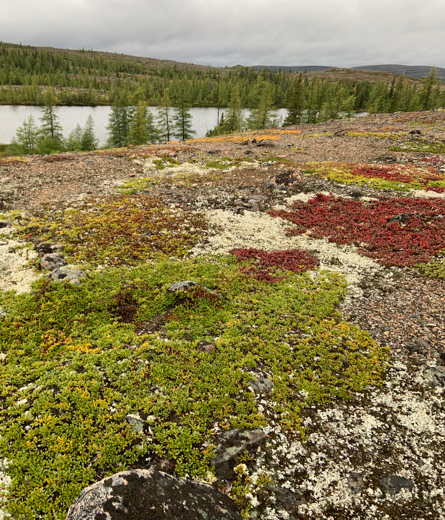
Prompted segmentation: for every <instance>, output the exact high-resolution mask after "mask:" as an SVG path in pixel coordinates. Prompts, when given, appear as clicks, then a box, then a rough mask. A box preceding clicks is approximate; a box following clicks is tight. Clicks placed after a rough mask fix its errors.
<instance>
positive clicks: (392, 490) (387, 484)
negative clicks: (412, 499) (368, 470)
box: [380, 475, 414, 495]
mask: <svg viewBox="0 0 445 520" xmlns="http://www.w3.org/2000/svg"><path fill="white" fill-rule="evenodd" d="M380 487H381V488H382V490H383V491H385V492H386V493H389V494H390V495H397V493H399V492H400V491H402V489H407V490H408V491H411V490H412V489H413V488H414V482H412V481H411V480H409V479H407V478H404V477H399V475H391V476H390V477H386V478H382V479H380Z"/></svg>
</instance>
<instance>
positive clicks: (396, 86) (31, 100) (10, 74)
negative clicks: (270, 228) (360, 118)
mask: <svg viewBox="0 0 445 520" xmlns="http://www.w3.org/2000/svg"><path fill="white" fill-rule="evenodd" d="M49 88H52V89H53V90H54V92H55V93H56V94H57V104H60V105H91V106H95V105H110V104H115V103H117V102H120V100H122V99H131V98H132V97H134V96H135V95H136V94H137V96H138V98H139V99H140V100H141V101H143V102H145V103H147V104H148V105H152V106H158V105H161V104H162V102H163V99H164V96H165V93H166V91H168V94H169V96H170V97H171V98H172V99H173V98H176V97H178V96H180V95H182V93H184V96H185V97H186V99H187V102H188V104H189V105H190V106H202V107H205V106H212V107H217V108H227V107H228V106H229V103H231V102H232V97H234V91H236V95H235V97H239V100H240V104H241V107H242V108H248V109H253V110H255V109H257V108H258V107H257V105H258V101H259V99H260V97H261V95H260V94H259V93H262V92H263V91H264V90H267V92H268V94H267V96H268V98H269V99H270V103H271V106H273V107H275V108H288V107H289V106H290V105H291V103H292V97H293V96H295V90H296V89H299V91H300V92H301V94H300V96H301V100H302V103H303V104H304V106H305V108H304V110H305V114H308V120H309V121H313V120H316V119H320V118H322V119H323V118H326V117H328V118H329V117H330V116H332V115H333V116H334V117H335V115H336V114H337V113H339V112H350V111H351V112H357V111H368V112H395V111H415V110H419V109H423V110H427V109H431V108H437V107H439V106H444V105H445V91H443V90H441V82H440V81H439V80H438V79H437V75H436V73H435V71H434V69H432V71H431V73H430V75H429V76H428V78H425V79H424V80H423V82H421V83H418V84H412V83H411V82H410V81H409V80H408V79H407V78H406V77H405V76H400V77H399V78H398V79H394V80H393V82H392V84H389V85H388V84H387V83H385V82H383V81H381V82H371V81H362V80H359V81H352V80H341V79H330V78H319V77H318V78H317V77H314V78H309V77H308V75H307V74H301V75H300V76H296V75H295V74H291V73H288V72H284V71H267V70H254V69H251V68H248V67H233V68H215V67H206V68H203V67H201V68H199V67H198V68H192V67H180V66H178V65H162V66H157V67H156V66H152V65H147V64H143V63H138V62H137V61H129V60H124V59H119V58H118V57H117V58H116V59H106V58H104V57H103V56H102V55H100V54H99V53H94V52H90V51H88V52H84V53H79V54H70V53H62V52H60V51H59V52H56V51H55V50H50V49H39V48H34V47H26V46H19V45H10V44H8V45H7V44H1V43H0V104H30V105H42V106H43V105H44V104H45V101H44V98H45V95H46V92H47V91H48V89H49Z"/></svg>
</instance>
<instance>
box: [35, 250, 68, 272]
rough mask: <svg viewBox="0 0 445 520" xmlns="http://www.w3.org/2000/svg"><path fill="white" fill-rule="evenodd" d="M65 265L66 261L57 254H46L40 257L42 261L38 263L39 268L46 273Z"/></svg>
mask: <svg viewBox="0 0 445 520" xmlns="http://www.w3.org/2000/svg"><path fill="white" fill-rule="evenodd" d="M65 265H66V260H65V259H64V258H63V256H61V255H59V254H58V253H48V254H46V255H44V256H42V260H41V261H40V268H41V269H45V270H48V271H54V270H55V269H59V268H60V267H63V266H65Z"/></svg>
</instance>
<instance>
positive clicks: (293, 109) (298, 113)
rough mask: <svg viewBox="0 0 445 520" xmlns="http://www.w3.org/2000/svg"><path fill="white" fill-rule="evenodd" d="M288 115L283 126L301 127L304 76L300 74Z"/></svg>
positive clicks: (290, 101)
mask: <svg viewBox="0 0 445 520" xmlns="http://www.w3.org/2000/svg"><path fill="white" fill-rule="evenodd" d="M287 110H288V113H287V117H286V119H285V120H284V123H283V126H291V125H299V124H300V123H301V118H302V116H303V110H304V97H303V74H302V73H301V72H300V75H299V76H298V80H297V82H296V84H295V88H294V90H293V92H292V95H291V98H290V100H289V104H288V107H287Z"/></svg>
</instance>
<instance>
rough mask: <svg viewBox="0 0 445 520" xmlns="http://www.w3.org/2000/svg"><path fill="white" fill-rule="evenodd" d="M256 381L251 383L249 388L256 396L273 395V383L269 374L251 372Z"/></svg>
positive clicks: (253, 380)
mask: <svg viewBox="0 0 445 520" xmlns="http://www.w3.org/2000/svg"><path fill="white" fill-rule="evenodd" d="M251 374H252V375H253V377H254V379H252V381H249V388H251V389H252V390H253V391H254V392H255V393H256V394H271V393H272V392H273V388H274V385H273V381H272V379H270V377H269V374H267V372H263V371H260V370H258V371H256V372H251Z"/></svg>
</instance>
